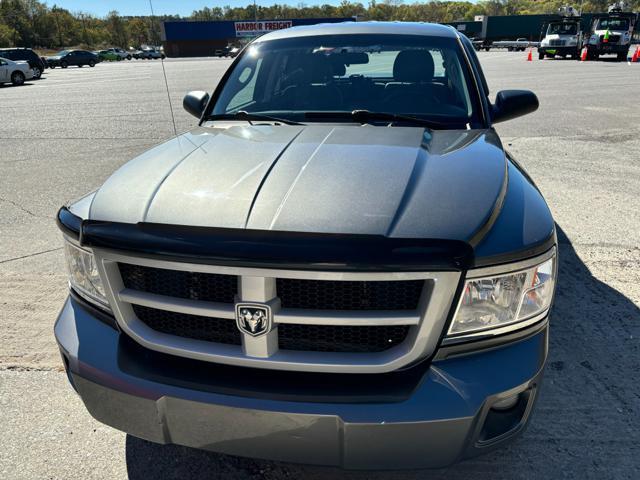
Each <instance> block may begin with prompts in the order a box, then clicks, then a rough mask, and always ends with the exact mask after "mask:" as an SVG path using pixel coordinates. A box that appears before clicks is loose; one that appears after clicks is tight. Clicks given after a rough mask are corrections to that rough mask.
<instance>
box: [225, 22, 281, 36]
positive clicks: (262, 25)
mask: <svg viewBox="0 0 640 480" xmlns="http://www.w3.org/2000/svg"><path fill="white" fill-rule="evenodd" d="M235 25H236V37H257V36H258V35H263V34H265V33H269V32H273V31H275V30H282V29H283V28H289V27H292V26H293V21H291V20H267V21H263V22H235Z"/></svg>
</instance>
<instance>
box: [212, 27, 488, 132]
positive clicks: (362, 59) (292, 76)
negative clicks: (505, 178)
mask: <svg viewBox="0 0 640 480" xmlns="http://www.w3.org/2000/svg"><path fill="white" fill-rule="evenodd" d="M472 86H473V84H472V80H471V77H470V74H469V71H468V68H467V66H466V64H465V63H464V58H463V57H462V52H461V49H460V47H459V44H458V42H457V41H456V40H455V39H449V38H441V37H427V36H404V35H402V36H401V35H336V36H317V37H298V38H290V39H283V40H273V41H266V42H260V41H258V42H256V43H253V44H252V45H251V46H249V48H248V49H247V50H246V51H245V52H243V54H242V58H241V60H240V61H239V62H238V63H237V64H236V66H235V67H234V69H233V71H232V72H231V73H230V75H229V77H228V79H227V81H226V82H225V84H224V86H223V87H222V90H221V92H220V93H219V96H218V97H217V101H216V103H215V106H214V109H213V112H212V113H213V114H214V115H224V114H233V113H237V112H239V111H245V112H249V113H254V114H258V113H260V114H264V115H271V116H274V117H279V118H283V119H289V120H298V121H305V120H310V118H311V117H313V119H315V120H316V121H318V117H317V116H313V115H308V114H309V112H342V113H345V112H352V111H354V110H367V111H370V112H378V113H380V112H382V113H390V114H396V115H398V114H401V115H411V116H413V117H418V118H424V119H433V120H437V121H438V122H444V123H445V124H447V125H449V124H450V125H451V126H452V127H458V128H460V127H464V126H465V125H466V124H468V123H478V122H479V119H478V118H479V116H478V111H479V107H478V106H477V105H478V101H477V94H476V93H475V92H476V91H475V89H474V88H472ZM321 117H322V118H323V119H324V121H330V115H323V116H321Z"/></svg>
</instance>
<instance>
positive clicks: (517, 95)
mask: <svg viewBox="0 0 640 480" xmlns="http://www.w3.org/2000/svg"><path fill="white" fill-rule="evenodd" d="M538 105H539V103H538V97H536V94H535V93H533V92H530V91H529V90H502V91H500V92H498V94H497V95H496V103H495V104H494V105H493V110H492V112H491V120H492V121H493V123H498V122H504V121H506V120H511V119H512V118H516V117H521V116H522V115H526V114H527V113H531V112H534V111H536V110H537V109H538Z"/></svg>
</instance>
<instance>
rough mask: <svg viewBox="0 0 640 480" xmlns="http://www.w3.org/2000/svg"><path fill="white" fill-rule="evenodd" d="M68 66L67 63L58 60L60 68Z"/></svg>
mask: <svg viewBox="0 0 640 480" xmlns="http://www.w3.org/2000/svg"><path fill="white" fill-rule="evenodd" d="M68 66H69V64H68V63H67V62H64V61H63V62H60V67H61V68H67V67H68Z"/></svg>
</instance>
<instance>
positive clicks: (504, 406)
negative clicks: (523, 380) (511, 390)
mask: <svg viewBox="0 0 640 480" xmlns="http://www.w3.org/2000/svg"><path fill="white" fill-rule="evenodd" d="M519 398H520V394H519V393H518V394H516V395H511V396H510V397H507V398H503V399H502V400H498V401H497V402H495V403H494V404H493V405H491V408H492V409H493V410H498V411H502V410H509V409H510V408H513V407H515V406H516V404H517V403H518V399H519Z"/></svg>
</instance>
